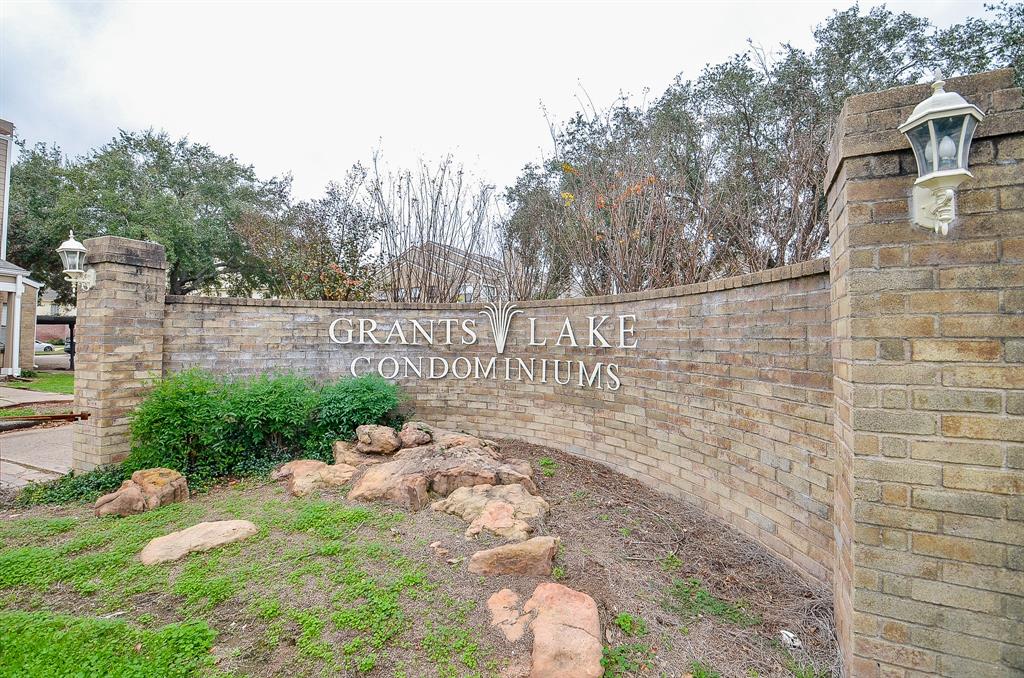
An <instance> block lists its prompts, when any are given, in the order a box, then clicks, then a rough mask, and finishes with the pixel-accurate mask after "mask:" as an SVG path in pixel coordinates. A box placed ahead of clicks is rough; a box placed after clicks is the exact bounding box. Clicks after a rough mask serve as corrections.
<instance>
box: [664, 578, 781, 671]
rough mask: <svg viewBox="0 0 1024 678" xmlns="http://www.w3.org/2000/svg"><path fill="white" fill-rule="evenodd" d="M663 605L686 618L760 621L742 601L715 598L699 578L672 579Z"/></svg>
mask: <svg viewBox="0 0 1024 678" xmlns="http://www.w3.org/2000/svg"><path fill="white" fill-rule="evenodd" d="M664 607H665V608H666V609H668V610H670V611H672V612H675V613H677V614H680V615H682V616H685V617H688V618H694V617H700V616H712V617H718V618H719V619H722V620H724V621H727V622H729V623H732V624H737V625H739V626H757V625H758V624H760V623H761V619H760V617H757V616H756V615H752V614H750V613H749V612H747V609H746V606H745V605H744V604H743V602H742V601H741V602H738V603H731V602H729V601H727V600H723V599H721V598H716V597H715V596H714V595H712V594H711V592H710V591H708V590H707V589H706V588H705V587H704V585H703V584H702V583H701V582H700V580H699V579H692V578H691V579H686V580H676V581H674V582H673V583H672V586H671V587H670V588H669V590H668V596H667V599H666V600H665V603H664ZM694 675H695V676H696V674H694Z"/></svg>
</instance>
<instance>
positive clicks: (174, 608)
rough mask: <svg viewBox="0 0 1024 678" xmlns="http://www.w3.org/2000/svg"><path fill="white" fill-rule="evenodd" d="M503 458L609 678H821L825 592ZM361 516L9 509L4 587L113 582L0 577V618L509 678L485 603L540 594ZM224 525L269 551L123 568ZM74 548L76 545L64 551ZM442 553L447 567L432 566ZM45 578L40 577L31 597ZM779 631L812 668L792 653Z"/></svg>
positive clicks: (288, 667)
mask: <svg viewBox="0 0 1024 678" xmlns="http://www.w3.org/2000/svg"><path fill="white" fill-rule="evenodd" d="M501 445H502V452H503V453H504V454H505V455H507V456H512V457H521V458H526V459H529V460H531V461H532V462H533V463H534V466H535V467H536V468H537V473H536V480H537V484H538V487H539V489H540V493H541V494H542V495H543V496H544V497H545V498H546V499H547V500H548V501H549V502H550V504H551V508H552V511H551V515H550V516H549V517H548V518H547V520H545V521H543V522H542V523H540V524H538V525H537V526H536V527H537V534H552V535H556V536H558V537H560V538H561V544H562V546H561V549H560V552H559V555H558V557H557V559H556V566H557V567H556V570H555V573H554V578H555V579H557V580H558V581H560V582H561V583H563V584H565V585H567V586H569V587H571V588H574V589H577V590H580V591H584V592H586V593H588V594H590V595H591V596H593V597H594V599H595V600H596V601H597V604H598V607H599V610H600V612H601V623H602V629H603V630H604V632H605V641H606V645H607V646H608V648H609V652H618V653H619V654H620V655H621V656H623V657H626V658H627V659H628V661H626V662H624V663H622V664H617V665H616V666H618V667H619V670H616V669H614V668H612V669H609V672H608V673H607V674H606V675H607V676H651V677H661V676H665V677H669V678H682V677H684V676H688V675H692V676H694V678H711V677H713V676H715V675H720V676H723V677H726V676H729V677H731V676H737V677H743V678H754V677H767V676H798V677H800V678H817V677H819V676H830V675H832V671H833V666H834V665H835V662H836V645H835V642H834V636H833V628H832V611H831V607H832V604H831V599H830V597H829V594H828V592H827V591H826V590H824V589H823V588H821V587H814V586H811V585H809V584H808V583H807V582H805V581H804V580H803V579H801V578H800V577H799V575H797V574H796V573H795V572H793V571H792V570H790V569H788V568H787V567H785V566H784V565H782V564H781V563H780V562H778V561H777V560H775V559H774V558H773V557H771V556H770V555H769V554H768V553H767V552H766V551H765V550H764V549H763V548H761V547H759V546H758V545H756V544H754V543H752V542H751V541H750V540H748V539H746V538H745V537H743V536H742V535H740V534H739V533H737V532H736V531H734V530H731V529H730V528H728V527H726V526H724V525H723V524H721V523H719V522H717V521H715V520H712V519H709V518H708V517H707V516H705V515H704V514H703V513H701V512H700V511H699V510H697V509H696V508H694V507H692V506H690V505H688V504H686V503H683V502H680V501H675V500H672V499H669V498H666V497H664V496H662V495H659V494H657V493H655V492H653V491H652V490H649V489H648V488H646V487H644V486H643V485H641V484H640V483H638V482H636V481H634V480H632V479H629V478H627V477H625V476H622V475H620V474H617V473H614V472H612V471H610V470H608V469H606V468H604V467H602V466H600V465H597V464H594V463H591V462H588V461H585V460H582V459H578V458H575V457H572V456H570V455H568V454H564V453H562V452H560V451H558V450H553V449H549V448H543V447H538V446H534V445H527V444H524V443H521V442H516V441H511V440H508V441H501ZM372 511H373V514H372V516H370V517H367V516H363V515H362V514H360V513H359V508H358V505H357V504H354V503H351V502H348V501H347V500H346V499H345V498H344V493H343V492H325V493H323V494H320V495H317V496H314V497H306V498H302V499H295V498H292V497H290V496H288V495H287V494H286V493H285V492H284V490H283V487H282V486H281V485H280V484H275V483H270V482H268V481H265V480H258V481H257V480H249V481H243V482H240V483H234V484H228V485H223V486H218V487H215V488H213V489H212V490H211V491H209V492H207V493H204V494H201V495H197V496H195V497H194V498H193V500H192V501H190V502H188V503H187V504H182V505H172V506H169V507H164V508H162V509H159V510H158V511H154V512H150V513H148V514H142V515H141V516H133V517H131V518H128V519H103V520H97V519H95V518H93V517H92V515H91V510H90V509H89V507H86V506H80V505H79V506H70V507H35V508H31V509H28V510H25V509H17V508H14V509H11V508H8V509H6V510H5V511H4V512H3V514H2V515H0V565H3V566H4V567H7V568H8V572H10V571H11V569H10V568H14V570H15V571H16V570H17V568H18V567H21V566H22V564H21V563H22V561H21V560H19V559H18V558H19V557H20V553H21V552H20V551H19V549H23V548H37V547H38V548H46V549H52V553H54V554H57V553H73V554H75V556H78V554H79V553H82V554H84V555H82V556H79V557H82V558H86V557H96V558H109V560H102V561H97V562H102V563H104V565H103V566H102V567H103V568H104V569H102V572H101V574H98V575H97V576H95V577H93V576H92V574H91V573H86V574H85V575H75V574H73V572H71V570H69V571H68V572H63V571H62V573H61V574H60V575H59V576H57V575H55V576H56V579H54V583H52V584H51V585H48V586H43V587H39V586H29V585H22V584H16V585H8V586H7V587H6V590H3V589H4V585H3V583H4V581H5V580H4V578H3V577H0V610H4V609H8V610H11V609H24V610H52V611H59V612H63V613H67V614H73V615H77V616H105V617H108V618H113V619H123V620H126V621H130V622H131V623H136V624H143V625H146V626H147V627H158V626H160V625H163V624H168V623H171V622H178V621H183V620H188V619H202V620H205V621H206V622H207V623H208V624H209V625H210V626H211V627H212V628H213V629H215V630H216V631H217V637H216V640H215V644H214V647H213V650H212V651H213V653H214V655H215V656H216V657H217V665H216V671H218V672H226V673H228V674H229V675H238V676H241V675H246V676H289V677H292V676H319V675H328V676H330V675H343V676H397V677H402V678H413V677H419V676H438V677H449V676H467V677H470V676H481V677H482V676H496V677H505V676H513V675H517V673H516V672H517V668H521V667H522V666H524V665H528V662H529V653H530V638H529V634H527V636H526V637H525V638H524V639H522V640H520V641H519V642H518V643H516V644H512V645H510V644H508V643H507V642H506V641H505V639H504V637H503V636H502V635H501V634H500V633H499V632H498V631H496V630H494V629H492V628H491V627H490V626H489V617H488V613H487V610H486V601H487V598H488V597H489V596H490V595H491V594H493V593H494V592H496V591H498V590H499V589H501V588H505V587H508V588H511V589H513V590H515V591H517V592H518V593H519V594H520V595H521V597H522V599H525V598H527V597H529V596H530V594H531V593H532V591H533V589H534V588H535V587H536V585H537V584H539V583H541V582H542V581H547V580H549V579H547V578H542V577H492V578H486V579H485V578H483V577H478V576H476V575H471V574H470V573H469V572H468V571H467V569H466V564H467V562H466V561H467V560H468V558H469V556H470V555H472V553H473V552H475V551H476V550H479V549H481V548H486V547H489V546H494V545H498V544H499V543H501V542H500V541H499V540H498V539H497V538H488V537H486V536H481V538H480V539H479V540H478V541H472V542H470V541H466V540H465V539H464V537H463V532H464V530H465V529H466V523H465V522H463V521H462V520H460V519H459V518H456V517H454V516H451V515H447V514H442V513H438V512H436V511H432V510H430V509H427V510H424V511H421V512H419V513H415V514H401V513H400V512H397V511H395V510H393V509H391V508H387V507H380V506H378V507H373V509H372ZM353 516H356V517H355V518H354V517H353ZM61 518H70V519H72V520H70V521H68V522H69V523H71V524H72V526H68V528H67V530H66V531H61V530H64V528H63V527H60V526H58V527H57V528H54V527H53V525H54V524H55V521H54V519H61ZM235 518H243V519H248V520H252V521H253V522H255V523H256V524H257V525H259V526H260V527H261V528H263V531H262V532H261V535H260V536H259V537H258V538H257V537H254V538H252V540H250V541H246V542H241V543H238V544H233V545H230V546H228V547H224V548H223V549H220V550H218V551H214V552H211V553H208V554H202V555H193V556H190V557H189V558H188V559H186V560H185V561H182V562H179V563H176V564H173V565H167V566H159V567H157V568H155V569H149V570H144V569H143V568H142V566H139V565H137V564H135V563H134V557H135V556H134V554H135V553H137V550H136V549H137V548H138V546H137V545H139V544H144V543H145V542H146V540H148V539H149V538H151V536H154V535H158V534H163V533H166V532H167V531H170V530H172V529H181V528H182V527H185V526H187V525H191V524H194V523H196V522H198V521H199V520H217V519H235ZM118 521H119V522H118ZM48 526H49V527H48ZM58 528H59V529H58ZM75 539H78V540H79V541H81V542H82V543H83V545H82V546H81V547H78V546H72V545H70V544H71V542H72V540H75ZM436 541H440V542H442V544H443V547H444V548H445V549H447V551H448V552H449V553H448V554H446V555H438V554H436V553H435V552H434V550H433V549H432V548H431V547H430V544H431V543H432V542H436ZM107 544H109V551H102V549H103V548H107V547H105V546H104V545H107ZM115 552H116V553H115ZM121 552H123V553H121ZM118 558H121V560H118ZM38 562H39V561H38V560H37V561H34V563H35V564H33V565H32V567H35V568H38V567H39V566H38ZM129 563H130V564H129ZM97 567H100V565H97ZM44 575H45V573H44V574H39V573H38V572H36V571H35V570H33V574H32V580H33V581H46V580H45V576H44ZM75 577H77V579H76V578H75ZM692 580H699V583H698V584H696V585H694V584H693V583H692ZM7 581H8V582H10V581H15V582H20V581H21V579H19V578H18V577H13V579H12V578H9V579H8V580H7ZM680 583H683V585H684V587H685V586H690V588H689V589H687V590H689V591H691V592H692V591H694V590H696V588H700V589H701V590H703V591H705V592H706V594H707V595H706V596H704V597H701V598H700V601H701V602H702V605H701V606H698V607H693V606H692V605H680V604H679V603H680V600H681V599H680V598H678V597H674V596H673V593H672V592H673V590H676V591H678V588H679V584H680ZM695 587H696V588H695ZM353 592H354V593H353ZM687 600H688V601H691V602H692V599H691V598H687ZM396 606H397V607H396ZM338 615H341V616H338ZM624 615H628V616H624ZM616 620H619V623H616ZM782 629H785V630H788V631H790V632H792V633H793V634H794V635H795V636H796V637H797V638H799V639H800V641H801V643H802V646H803V649H802V650H798V651H789V650H786V649H784V648H783V647H782V644H781V643H780V642H779V632H780V630H782ZM627 631H631V633H627ZM694 662H700V666H699V667H697V668H698V670H695V667H694ZM704 669H707V671H708V672H702V671H704ZM715 672H717V673H715ZM220 675H223V673H222V674H220Z"/></svg>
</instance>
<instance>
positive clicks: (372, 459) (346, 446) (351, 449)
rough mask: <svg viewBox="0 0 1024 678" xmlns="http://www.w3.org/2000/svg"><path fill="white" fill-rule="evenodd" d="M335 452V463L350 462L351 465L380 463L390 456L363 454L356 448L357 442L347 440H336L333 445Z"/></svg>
mask: <svg viewBox="0 0 1024 678" xmlns="http://www.w3.org/2000/svg"><path fill="white" fill-rule="evenodd" d="M331 449H332V450H333V452H334V463H335V464H348V465H349V466H356V467H359V466H364V465H366V464H379V463H381V462H382V461H387V460H388V458H387V457H384V456H382V455H379V454H363V453H362V452H360V451H358V450H357V449H356V443H352V442H349V441H347V440H335V441H334V445H332V446H331Z"/></svg>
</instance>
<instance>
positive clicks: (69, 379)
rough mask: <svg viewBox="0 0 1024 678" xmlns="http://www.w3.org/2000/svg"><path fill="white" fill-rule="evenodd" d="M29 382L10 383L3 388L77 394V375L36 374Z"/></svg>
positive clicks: (4, 384) (70, 373) (57, 373)
mask: <svg viewBox="0 0 1024 678" xmlns="http://www.w3.org/2000/svg"><path fill="white" fill-rule="evenodd" d="M33 374H34V376H32V377H31V378H29V379H28V380H27V381H8V382H4V383H3V386H8V387H10V388H21V389H26V390H29V391H44V392H46V393H63V394H66V395H72V394H74V392H75V373H74V372H71V371H70V370H69V371H66V372H34V373H33Z"/></svg>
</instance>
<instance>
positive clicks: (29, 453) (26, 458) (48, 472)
mask: <svg viewBox="0 0 1024 678" xmlns="http://www.w3.org/2000/svg"><path fill="white" fill-rule="evenodd" d="M5 390H10V389H5ZM73 434H74V425H73V424H67V425H65V426H58V427H55V428H37V429H29V430H27V431H14V432H12V433H4V434H0V485H5V486H8V487H22V486H24V485H27V484H29V483H30V482H44V481H47V480H53V479H54V478H58V477H60V476H62V475H64V474H65V473H67V472H68V471H70V470H71V441H72V440H73Z"/></svg>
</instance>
